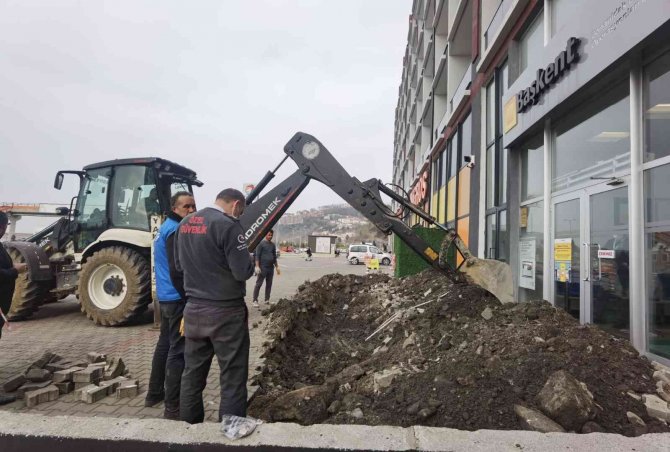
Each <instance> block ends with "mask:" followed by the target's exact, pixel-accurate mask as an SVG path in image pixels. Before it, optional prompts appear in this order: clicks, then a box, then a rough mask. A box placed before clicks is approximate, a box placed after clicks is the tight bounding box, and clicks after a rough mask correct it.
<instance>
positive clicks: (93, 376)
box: [72, 367, 103, 383]
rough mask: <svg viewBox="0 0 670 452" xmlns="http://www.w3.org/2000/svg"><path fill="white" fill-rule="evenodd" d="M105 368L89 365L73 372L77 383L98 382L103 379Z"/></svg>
mask: <svg viewBox="0 0 670 452" xmlns="http://www.w3.org/2000/svg"><path fill="white" fill-rule="evenodd" d="M102 374H103V369H102V368H100V367H87V368H86V369H83V370H80V371H77V372H75V373H74V374H72V381H74V382H75V383H97V382H99V381H100V380H101V379H102Z"/></svg>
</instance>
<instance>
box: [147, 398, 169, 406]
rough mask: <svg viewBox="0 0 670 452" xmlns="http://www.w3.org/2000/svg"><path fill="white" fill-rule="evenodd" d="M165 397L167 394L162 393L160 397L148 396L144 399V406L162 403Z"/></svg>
mask: <svg viewBox="0 0 670 452" xmlns="http://www.w3.org/2000/svg"><path fill="white" fill-rule="evenodd" d="M163 399H165V395H162V396H161V397H160V398H153V397H149V396H147V398H146V399H144V406H146V407H153V406H156V405H158V404H159V403H161V402H162V401H163Z"/></svg>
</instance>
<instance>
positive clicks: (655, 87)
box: [644, 52, 670, 162]
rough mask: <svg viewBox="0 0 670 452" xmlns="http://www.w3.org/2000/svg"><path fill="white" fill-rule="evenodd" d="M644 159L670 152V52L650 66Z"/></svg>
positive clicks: (646, 98) (646, 96)
mask: <svg viewBox="0 0 670 452" xmlns="http://www.w3.org/2000/svg"><path fill="white" fill-rule="evenodd" d="M645 73H646V80H645V92H644V97H645V107H644V111H645V124H644V125H645V127H644V135H645V140H644V161H645V162H650V161H652V160H655V159H659V158H661V157H667V156H669V155H670V52H668V53H666V54H665V55H663V56H662V57H660V58H659V59H657V60H656V61H654V62H653V63H651V64H650V65H649V66H648V67H647V68H646V71H645Z"/></svg>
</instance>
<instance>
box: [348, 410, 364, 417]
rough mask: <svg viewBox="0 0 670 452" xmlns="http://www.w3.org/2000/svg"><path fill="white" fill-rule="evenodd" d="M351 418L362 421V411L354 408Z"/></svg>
mask: <svg viewBox="0 0 670 452" xmlns="http://www.w3.org/2000/svg"><path fill="white" fill-rule="evenodd" d="M349 414H351V417H354V418H356V419H362V418H363V410H361V409H360V408H354V409H353V411H351V413H349Z"/></svg>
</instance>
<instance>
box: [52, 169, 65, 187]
mask: <svg viewBox="0 0 670 452" xmlns="http://www.w3.org/2000/svg"><path fill="white" fill-rule="evenodd" d="M63 179H64V176H63V173H61V172H60V171H59V172H58V173H56V179H55V180H54V188H55V189H56V190H60V189H61V187H63Z"/></svg>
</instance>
